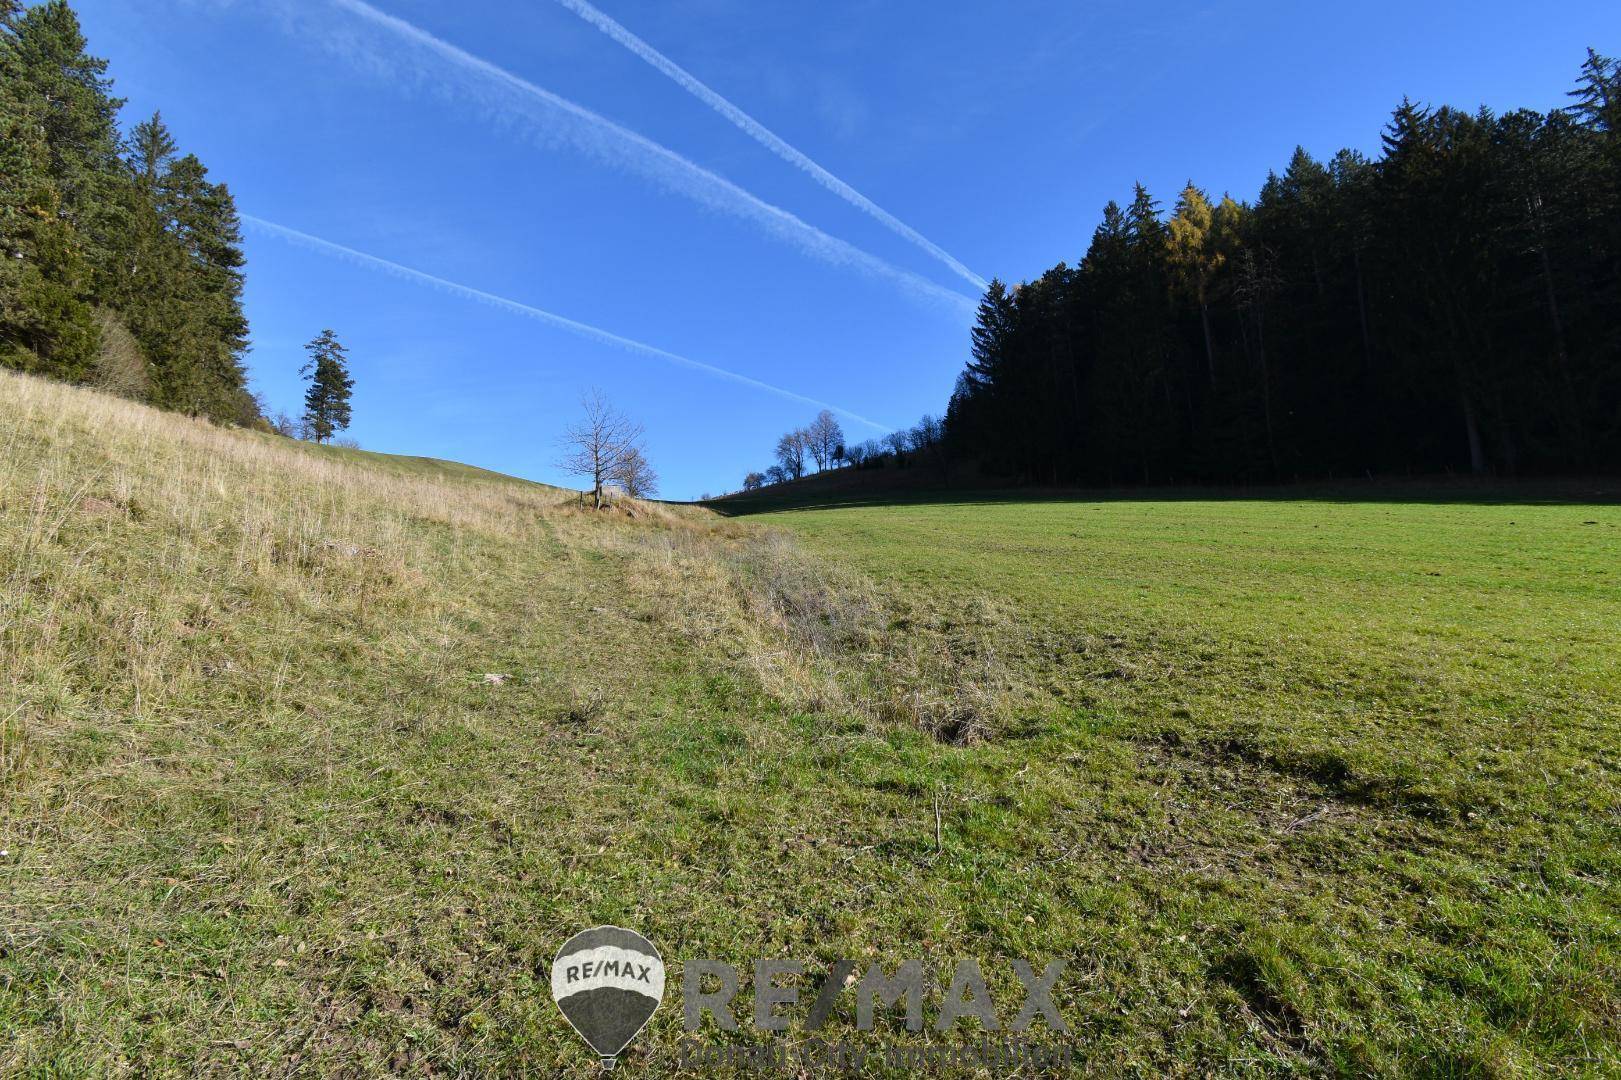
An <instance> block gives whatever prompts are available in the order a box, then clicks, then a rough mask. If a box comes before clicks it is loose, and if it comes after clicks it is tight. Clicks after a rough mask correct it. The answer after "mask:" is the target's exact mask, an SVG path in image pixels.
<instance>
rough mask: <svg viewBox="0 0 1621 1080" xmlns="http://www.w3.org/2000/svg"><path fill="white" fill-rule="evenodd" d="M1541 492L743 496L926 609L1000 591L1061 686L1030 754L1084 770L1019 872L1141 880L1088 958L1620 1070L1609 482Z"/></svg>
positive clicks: (1311, 1052)
mask: <svg viewBox="0 0 1621 1080" xmlns="http://www.w3.org/2000/svg"><path fill="white" fill-rule="evenodd" d="M1545 494H1546V493H1544V492H1539V491H1537V490H1535V489H1519V490H1517V491H1515V492H1513V493H1511V497H1512V498H1514V499H1517V500H1521V501H1507V502H1489V501H1470V500H1469V499H1468V497H1467V496H1465V497H1464V498H1463V499H1460V500H1457V501H1447V500H1444V499H1443V500H1433V499H1432V500H1425V499H1423V498H1421V497H1420V498H1415V497H1413V496H1411V495H1408V494H1406V493H1404V492H1402V491H1400V490H1397V491H1393V492H1391V493H1390V497H1384V498H1381V494H1380V493H1379V492H1378V491H1377V489H1374V490H1372V491H1371V492H1370V491H1363V492H1360V493H1355V494H1351V495H1342V496H1339V497H1334V498H1324V499H1300V500H1291V499H1287V498H1270V499H1243V498H1231V499H1210V498H1204V499H1199V498H1166V499H1156V498H1153V497H1152V496H1149V497H1144V498H1111V499H1108V500H1104V501H1088V500H1086V499H1084V498H1079V499H1073V500H1069V499H1034V500H1027V501H1020V500H1018V499H1017V498H1013V499H1006V498H998V497H994V496H993V497H984V498H971V499H964V500H961V501H955V500H951V499H948V498H942V499H940V500H938V501H929V500H921V499H917V498H915V497H914V498H913V499H911V500H908V501H902V502H899V503H896V504H890V505H883V504H868V505H859V504H856V505H846V506H842V507H833V508H824V509H807V510H791V509H780V510H777V511H775V512H771V513H766V514H763V515H760V516H757V517H754V518H752V519H751V520H755V521H760V522H767V523H770V524H772V525H777V526H782V527H786V528H788V529H790V530H792V531H793V532H794V533H796V534H797V535H799V536H800V537H802V538H804V540H805V541H807V542H808V543H809V544H810V545H811V546H812V547H813V548H814V549H816V550H818V551H820V552H822V553H823V554H825V555H827V556H828V557H831V558H837V559H840V560H843V561H845V562H847V563H850V564H853V565H855V566H858V567H860V568H861V569H862V570H863V571H865V572H866V573H868V574H869V575H871V576H872V577H873V578H875V579H877V580H878V581H880V582H881V583H883V584H884V586H885V587H887V588H889V589H891V590H894V591H895V592H896V593H898V594H900V595H903V596H906V597H908V598H909V599H910V600H911V602H912V603H914V604H915V605H917V606H918V607H919V608H920V609H922V610H925V611H927V610H929V609H935V610H938V611H946V612H949V611H952V610H959V609H960V608H961V607H962V606H963V605H964V604H965V603H967V602H969V601H970V600H972V599H973V598H983V597H986V596H988V597H991V598H992V599H993V600H994V601H995V602H998V603H1000V604H1002V605H1005V606H1006V607H1007V608H1008V609H1010V610H1011V611H1012V612H1014V626H1013V627H1012V628H1010V629H1009V631H1008V632H1007V633H1006V634H1005V638H1004V642H1003V644H1004V648H1005V652H1006V659H1007V663H1008V665H1009V666H1010V668H1011V669H1012V670H1013V671H1015V672H1017V673H1018V677H1019V678H1020V679H1022V680H1023V681H1024V682H1025V683H1026V684H1027V685H1029V686H1031V687H1034V688H1036V689H1037V690H1038V691H1039V693H1040V695H1041V696H1042V697H1044V699H1045V700H1046V701H1047V702H1048V710H1047V714H1046V715H1047V723H1046V724H1045V725H1044V726H1042V727H1041V728H1040V730H1041V732H1042V737H1041V738H1040V739H1038V740H1037V741H1036V743H1035V744H1034V745H1032V746H1031V747H1030V749H1031V750H1032V751H1034V753H1033V757H1034V759H1035V761H1036V767H1037V768H1041V767H1043V766H1044V765H1051V764H1053V763H1054V755H1057V756H1058V760H1059V761H1061V762H1063V763H1066V764H1070V765H1073V766H1074V770H1073V772H1072V773H1071V775H1070V782H1071V783H1072V785H1073V786H1072V787H1070V788H1069V789H1068V791H1067V792H1066V795H1067V796H1068V797H1069V799H1070V800H1071V801H1072V805H1071V807H1070V808H1069V809H1068V811H1067V812H1053V813H1050V814H1049V813H1046V812H1043V813H1040V814H1039V815H1038V816H1032V817H1031V818H1030V819H1029V820H1027V821H1025V822H1023V823H1022V826H1023V827H1027V828H1032V829H1034V828H1040V829H1042V830H1045V829H1048V828H1052V827H1053V826H1054V825H1056V824H1058V823H1067V825H1068V829H1067V831H1066V832H1065V833H1064V836H1065V839H1064V840H1053V841H1050V845H1051V846H1050V848H1049V849H1048V850H1053V851H1058V852H1065V851H1068V849H1069V845H1070V843H1073V844H1075V845H1078V847H1077V848H1076V849H1075V850H1073V851H1068V853H1067V854H1066V855H1065V856H1064V861H1061V862H1060V863H1059V864H1058V865H1057V866H1051V865H1040V866H1037V867H1032V872H1033V873H1035V874H1039V875H1053V876H1054V877H1055V878H1056V877H1064V876H1067V881H1066V884H1065V886H1064V887H1061V888H1059V889H1057V890H1055V891H1056V892H1057V893H1059V894H1060V895H1062V894H1066V893H1067V894H1070V895H1071V896H1073V895H1074V893H1075V892H1076V891H1079V892H1081V893H1083V894H1085V893H1087V892H1088V891H1089V888H1090V886H1081V885H1079V884H1078V883H1077V881H1076V877H1075V875H1076V874H1077V873H1079V875H1080V876H1082V877H1090V878H1093V879H1094V880H1096V877H1097V876H1098V875H1099V874H1100V870H1099V867H1100V866H1101V867H1103V868H1104V869H1103V870H1102V871H1101V873H1102V875H1103V876H1104V878H1105V880H1107V881H1113V880H1116V879H1117V878H1118V880H1120V881H1133V882H1136V885H1135V886H1133V887H1132V888H1130V889H1128V890H1127V896H1126V897H1124V898H1123V897H1121V896H1119V895H1118V894H1117V895H1116V896H1114V897H1113V898H1112V899H1111V901H1110V902H1109V903H1107V904H1105V905H1104V908H1103V910H1102V911H1097V912H1093V913H1092V914H1091V916H1090V917H1084V916H1083V917H1082V918H1081V919H1080V920H1079V922H1080V923H1081V924H1083V925H1089V932H1090V933H1093V934H1097V935H1099V936H1101V937H1102V939H1103V941H1104V942H1106V944H1105V945H1104V946H1103V948H1101V949H1096V941H1095V939H1094V940H1092V941H1089V940H1088V939H1087V937H1086V936H1084V935H1083V936H1082V937H1080V939H1079V940H1077V941H1076V942H1075V944H1076V947H1077V951H1078V952H1079V953H1080V954H1081V955H1080V956H1079V957H1077V959H1078V961H1079V963H1080V965H1081V966H1082V967H1083V968H1084V966H1085V964H1086V959H1085V956H1086V954H1087V953H1088V952H1089V951H1096V952H1102V953H1103V954H1106V955H1108V954H1115V953H1116V949H1117V946H1118V944H1119V943H1120V942H1122V941H1130V942H1132V943H1133V944H1134V945H1136V946H1137V947H1138V948H1139V949H1140V950H1141V951H1140V952H1139V953H1138V954H1137V955H1136V956H1134V957H1132V958H1131V959H1130V960H1129V961H1128V964H1129V966H1131V967H1133V968H1137V969H1138V970H1141V966H1144V965H1147V966H1154V965H1159V964H1166V965H1168V967H1169V968H1170V969H1175V968H1177V967H1179V966H1180V965H1181V962H1182V960H1183V956H1182V954H1183V953H1184V952H1186V951H1188V950H1193V951H1197V952H1199V953H1201V954H1203V955H1204V956H1205V957H1206V959H1207V960H1208V966H1207V967H1206V968H1205V969H1204V970H1205V975H1206V978H1208V979H1209V980H1210V981H1211V982H1212V983H1214V984H1217V985H1220V984H1222V983H1225V984H1226V985H1227V986H1230V987H1231V988H1233V989H1234V990H1236V992H1237V993H1238V995H1239V996H1240V997H1242V998H1243V999H1244V1007H1243V1008H1244V1011H1245V1012H1246V1013H1248V1014H1249V1017H1250V1019H1251V1020H1252V1021H1253V1022H1254V1023H1255V1031H1254V1034H1256V1035H1257V1036H1258V1037H1259V1039H1260V1041H1261V1043H1262V1044H1264V1045H1267V1046H1268V1047H1270V1049H1271V1050H1272V1051H1273V1052H1275V1053H1277V1054H1279V1055H1281V1058H1282V1059H1283V1060H1288V1059H1289V1058H1290V1055H1291V1054H1292V1053H1299V1054H1300V1055H1302V1057H1301V1059H1300V1060H1303V1061H1306V1062H1311V1063H1312V1064H1311V1066H1310V1067H1312V1068H1324V1067H1328V1068H1338V1069H1346V1070H1350V1071H1359V1070H1362V1069H1365V1068H1366V1069H1379V1070H1383V1069H1396V1070H1399V1071H1413V1072H1429V1071H1435V1072H1441V1073H1445V1072H1449V1071H1456V1072H1461V1073H1470V1072H1479V1071H1485V1072H1493V1071H1500V1072H1503V1073H1507V1074H1513V1073H1515V1072H1519V1071H1522V1070H1531V1069H1535V1068H1539V1067H1549V1066H1551V1065H1552V1064H1553V1063H1555V1062H1558V1063H1560V1064H1561V1065H1562V1066H1564V1067H1566V1068H1572V1069H1577V1070H1582V1069H1593V1070H1596V1071H1598V1072H1603V1073H1608V1072H1611V1071H1615V1070H1621V1059H1618V1058H1617V1057H1616V1053H1617V1044H1616V1038H1617V1031H1618V1028H1621V992H1618V990H1617V985H1618V979H1621V965H1618V959H1617V952H1616V948H1617V944H1618V942H1621V937H1618V925H1621V924H1618V917H1621V892H1618V885H1617V880H1618V879H1617V869H1618V867H1621V859H1618V855H1617V852H1616V847H1615V845H1616V842H1617V840H1618V839H1621V509H1618V508H1617V507H1616V506H1615V505H1614V503H1613V502H1609V501H1599V502H1593V503H1582V502H1579V501H1567V500H1565V499H1558V500H1553V501H1548V502H1543V503H1540V504H1539V503H1536V502H1527V501H1523V500H1525V499H1526V498H1527V497H1529V498H1530V499H1531V500H1537V499H1540V498H1541V497H1542V496H1543V495H1545ZM1038 748H1039V749H1038ZM982 752H988V753H995V751H994V750H991V751H982ZM1115 754H1118V755H1119V758H1118V759H1117V761H1118V764H1119V765H1120V766H1121V767H1120V768H1119V769H1118V770H1116V772H1115V774H1114V775H1112V776H1111V775H1110V773H1109V768H1108V767H1107V766H1106V765H1101V763H1102V762H1106V761H1109V760H1110V759H1111V755H1115ZM1100 765H1101V767H1100ZM1060 771H1061V770H1060ZM1053 780H1054V781H1055V782H1061V781H1058V779H1057V777H1056V776H1055V777H1053ZM1016 791H1017V788H1016V787H1009V788H1004V789H1001V792H1000V795H999V797H1002V798H1007V797H1009V796H1010V795H1013V793H1014V792H1016ZM1014 797H1016V796H1014ZM1043 809H1044V810H1047V809H1050V808H1043ZM1038 817H1039V825H1038ZM1149 821H1152V822H1153V824H1152V825H1149V824H1148V822H1149ZM1123 822H1129V823H1131V824H1130V826H1128V828H1127V829H1126V830H1125V831H1126V832H1127V833H1135V834H1136V835H1135V836H1133V837H1132V838H1130V839H1127V837H1126V836H1123V835H1121V831H1120V829H1119V828H1118V825H1119V824H1120V823H1123ZM1013 827H1018V826H1017V825H1014V826H1013ZM1111 862H1112V863H1114V865H1113V868H1112V869H1109V868H1108V867H1109V864H1110V863H1111ZM1077 863H1079V867H1077V866H1076V864H1077ZM1066 866H1067V867H1068V868H1067V869H1066ZM1103 888H1104V890H1105V892H1107V886H1103ZM1053 899H1054V901H1055V903H1059V904H1061V903H1063V901H1062V900H1060V899H1059V897H1058V896H1055V897H1054V898H1053ZM1117 901H1118V902H1119V903H1120V904H1121V905H1122V909H1116V910H1115V911H1114V916H1115V917H1116V918H1117V919H1118V922H1116V923H1115V925H1113V926H1108V925H1106V924H1107V922H1108V918H1109V917H1108V916H1106V915H1105V914H1104V913H1105V912H1106V911H1109V910H1110V905H1112V904H1113V903H1115V902H1117ZM1068 914H1070V915H1073V912H1071V913H1068ZM1099 923H1102V924H1104V925H1098V924H1099ZM1156 924H1158V925H1159V926H1160V927H1161V929H1160V931H1159V933H1158V934H1155V933H1153V932H1152V931H1149V930H1148V928H1149V927H1151V926H1154V925H1156ZM1145 932H1146V933H1145ZM1173 957H1174V958H1175V959H1172V958H1173ZM1166 977H1167V979H1170V980H1171V981H1175V980H1174V979H1172V977H1171V976H1169V973H1168V972H1167V973H1166ZM1165 989H1167V990H1169V987H1168V986H1167V987H1166V988H1165ZM1179 992H1180V993H1183V994H1186V995H1187V998H1188V1002H1194V1003H1196V1002H1198V1001H1200V1000H1202V999H1204V997H1205V994H1206V993H1207V992H1208V990H1207V988H1199V989H1195V988H1193V987H1182V988H1180V990H1179ZM1176 993H1177V991H1173V992H1171V997H1172V998H1175V996H1176ZM1166 1004H1167V1003H1163V1002H1161V1003H1149V1002H1141V1001H1138V1002H1134V1003H1129V1004H1121V1005H1120V1009H1121V1017H1120V1019H1119V1020H1118V1021H1117V1022H1118V1023H1119V1024H1121V1025H1123V1026H1127V1027H1130V1026H1132V1025H1134V1024H1135V1023H1138V1022H1141V1016H1140V1014H1138V1015H1136V1016H1135V1017H1134V1014H1137V1010H1139V1009H1144V1008H1146V1010H1147V1011H1148V1012H1149V1013H1150V1015H1157V1017H1158V1022H1159V1024H1161V1025H1163V1026H1162V1027H1161V1030H1160V1035H1161V1036H1162V1037H1165V1038H1167V1039H1169V1040H1171V1041H1172V1042H1173V1043H1174V1042H1175V1041H1176V1039H1177V1036H1176V1035H1175V1034H1172V1032H1174V1031H1175V1030H1176V1029H1177V1028H1179V1027H1182V1026H1184V1025H1187V1024H1188V1023H1189V1022H1190V1021H1189V1016H1188V1015H1187V1014H1185V1013H1184V1012H1183V1008H1185V1007H1187V1004H1188V1003H1187V1002H1185V1003H1184V1005H1183V1006H1179V1007H1178V1008H1177V1009H1176V1010H1175V1011H1174V1013H1173V1012H1172V1011H1171V1010H1169V1009H1168V1008H1166V1007H1165V1006H1166ZM1198 1011H1199V1006H1198V1005H1197V1004H1193V1005H1192V1013H1193V1014H1194V1015H1197V1013H1198ZM1146 1026H1149V1027H1152V1026H1154V1022H1153V1021H1150V1022H1149V1024H1148V1025H1146ZM1390 1051H1394V1054H1393V1055H1392V1054H1391V1053H1390ZM1263 1057H1265V1058H1267V1059H1268V1060H1271V1058H1270V1055H1263Z"/></svg>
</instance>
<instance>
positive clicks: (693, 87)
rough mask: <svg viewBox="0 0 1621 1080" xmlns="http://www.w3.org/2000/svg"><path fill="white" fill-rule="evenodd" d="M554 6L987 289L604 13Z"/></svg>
mask: <svg viewBox="0 0 1621 1080" xmlns="http://www.w3.org/2000/svg"><path fill="white" fill-rule="evenodd" d="M557 2H558V3H559V4H561V5H563V6H564V7H566V8H568V9H569V10H570V11H572V12H574V14H576V15H578V16H579V17H580V18H582V19H584V20H585V21H586V22H588V23H590V24H591V25H592V26H595V27H596V28H597V29H598V30H601V31H602V32H603V33H604V34H607V35H608V36H609V37H611V38H613V39H614V40H615V41H617V42H619V44H621V45H623V46H624V47H625V48H627V49H629V50H630V51H631V52H633V53H635V54H636V55H637V56H639V57H641V58H642V59H643V60H645V61H646V62H647V63H649V64H651V65H652V66H653V67H654V68H656V69H657V70H658V71H660V72H661V73H663V74H664V75H665V76H666V77H667V78H669V79H670V80H671V81H672V82H674V83H675V84H676V85H677V86H680V87H681V88H682V89H683V90H685V91H686V92H687V93H689V94H691V95H692V96H693V97H695V98H697V99H698V100H699V101H701V102H703V103H704V104H705V105H708V106H709V107H710V108H711V109H713V110H714V111H715V112H717V113H719V114H720V115H721V116H723V117H725V118H726V119H727V120H730V121H731V122H732V123H733V124H735V125H736V126H737V127H738V128H739V129H741V130H742V131H743V132H744V133H745V134H746V135H748V136H749V138H751V139H753V140H754V141H755V142H757V143H759V144H760V145H761V146H763V147H765V148H766V149H767V150H770V151H771V152H772V153H773V154H776V155H777V156H778V157H780V158H782V159H783V160H784V161H786V162H788V163H789V164H790V165H793V166H794V167H795V168H798V169H802V170H804V171H805V172H806V173H809V174H810V176H811V178H812V179H814V180H815V181H816V182H817V183H818V184H821V185H822V186H823V187H825V188H826V189H827V190H829V191H831V192H832V193H833V194H835V195H837V196H838V197H839V198H841V199H843V200H844V201H845V202H847V203H849V204H850V205H851V206H854V207H856V208H857V209H858V210H860V211H862V212H863V213H865V214H868V215H870V216H871V217H873V218H875V219H876V220H877V221H878V222H879V223H881V224H882V225H883V226H884V227H885V228H887V229H889V230H890V231H892V232H894V233H896V234H897V235H899V236H902V237H904V238H905V239H906V240H908V241H909V242H911V243H913V244H915V245H917V246H918V247H919V248H922V249H923V250H924V251H926V252H928V253H929V254H930V255H932V256H933V257H934V258H936V259H939V260H940V261H941V262H942V263H944V264H945V265H946V266H948V267H950V268H951V270H952V272H953V273H955V274H957V275H958V276H959V277H961V278H963V279H964V280H965V281H967V282H968V283H969V284H971V285H973V286H974V288H976V289H979V290H980V291H981V292H983V291H984V290H985V288H986V287H987V282H986V281H985V279H984V278H982V277H980V276H979V275H978V274H976V273H974V272H973V271H972V270H970V269H968V267H966V266H964V265H963V264H962V263H961V262H959V261H957V259H956V258H955V257H953V256H952V254H951V253H950V252H948V251H946V250H945V249H944V248H942V247H940V246H939V245H937V244H935V243H934V242H933V241H931V240H929V238H928V237H926V236H924V235H923V234H922V233H919V232H918V231H917V230H916V229H913V228H912V227H911V226H910V225H908V224H906V223H905V222H904V221H901V220H900V219H899V218H897V217H895V216H894V215H893V214H891V213H890V212H889V211H887V210H885V209H884V208H883V207H881V206H879V205H878V204H877V203H875V202H873V201H872V200H871V199H869V198H867V197H866V196H865V195H863V194H861V192H859V191H857V190H856V189H855V188H853V187H851V186H850V185H849V184H847V183H845V182H844V181H843V180H840V179H839V178H838V177H837V176H834V175H833V174H832V173H830V172H828V171H827V170H826V169H824V168H823V167H822V166H820V165H818V164H817V163H816V162H815V161H813V160H812V159H811V158H810V156H809V155H807V154H805V153H804V152H802V151H800V150H799V149H797V148H796V147H794V146H792V145H791V144H789V143H788V142H787V141H786V140H784V139H783V138H781V137H780V136H778V135H777V134H776V132H774V131H772V130H771V129H770V128H768V127H766V126H765V125H764V124H762V123H760V122H759V121H758V120H756V119H754V117H752V116H750V115H749V114H748V113H746V112H744V111H743V110H742V109H740V108H738V107H737V106H736V105H733V104H732V103H731V102H730V101H728V100H726V99H725V98H724V97H722V96H721V95H719V94H717V93H716V92H715V91H713V90H711V89H710V88H709V87H708V86H706V85H704V84H703V83H702V82H701V81H699V79H698V78H697V76H695V75H693V74H692V73H691V72H689V71H687V70H686V69H685V68H683V67H681V65H679V64H677V63H676V62H675V61H674V60H671V59H670V58H669V57H667V56H665V55H664V54H663V53H661V52H659V51H658V50H657V49H655V48H653V46H651V45H649V44H648V43H647V42H645V41H643V40H642V39H641V38H639V37H637V36H636V35H635V34H633V33H631V32H630V31H629V30H627V29H625V28H624V27H623V26H621V25H620V24H619V23H617V22H615V21H614V20H613V19H612V18H611V17H610V16H609V15H608V14H607V13H606V12H603V11H601V10H600V9H598V8H596V7H594V6H592V5H591V4H590V3H587V0H557Z"/></svg>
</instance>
